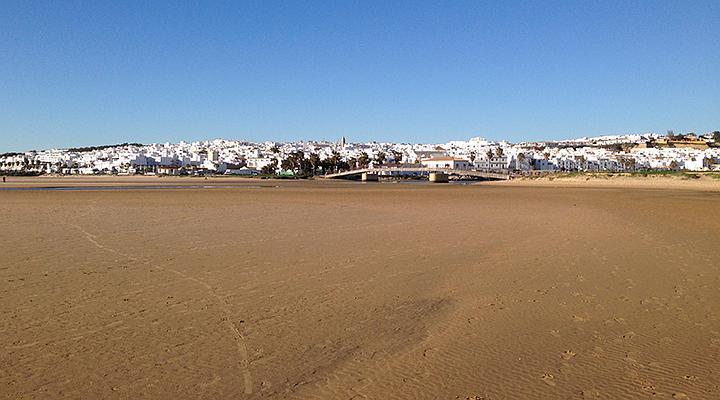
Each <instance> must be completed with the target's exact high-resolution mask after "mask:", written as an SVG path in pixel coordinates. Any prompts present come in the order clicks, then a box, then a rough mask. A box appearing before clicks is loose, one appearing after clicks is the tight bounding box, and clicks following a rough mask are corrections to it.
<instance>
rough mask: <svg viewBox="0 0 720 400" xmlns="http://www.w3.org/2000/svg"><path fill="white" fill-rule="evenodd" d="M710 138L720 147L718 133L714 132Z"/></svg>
mask: <svg viewBox="0 0 720 400" xmlns="http://www.w3.org/2000/svg"><path fill="white" fill-rule="evenodd" d="M712 138H713V140H714V141H715V143H716V144H718V145H720V131H714V132H713V133H712Z"/></svg>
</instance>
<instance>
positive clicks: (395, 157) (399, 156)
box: [391, 150, 403, 164]
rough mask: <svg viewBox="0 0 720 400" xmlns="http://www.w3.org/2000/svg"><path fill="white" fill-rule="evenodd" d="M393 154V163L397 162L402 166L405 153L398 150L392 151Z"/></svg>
mask: <svg viewBox="0 0 720 400" xmlns="http://www.w3.org/2000/svg"><path fill="white" fill-rule="evenodd" d="M391 153H392V155H393V161H394V162H395V164H400V163H401V162H402V161H403V153H402V152H400V151H397V150H392V151H391Z"/></svg>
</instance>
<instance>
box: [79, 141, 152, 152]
mask: <svg viewBox="0 0 720 400" xmlns="http://www.w3.org/2000/svg"><path fill="white" fill-rule="evenodd" d="M125 146H135V147H141V146H143V144H142V143H120V144H106V145H102V146H88V147H71V148H69V149H67V151H71V152H75V153H84V152H88V151H96V150H105V149H111V148H113V147H125Z"/></svg>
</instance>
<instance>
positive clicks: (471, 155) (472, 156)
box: [470, 151, 477, 163]
mask: <svg viewBox="0 0 720 400" xmlns="http://www.w3.org/2000/svg"><path fill="white" fill-rule="evenodd" d="M476 157H477V155H476V154H475V152H474V151H471V152H470V162H471V163H475V158H476Z"/></svg>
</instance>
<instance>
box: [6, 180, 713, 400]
mask: <svg viewBox="0 0 720 400" xmlns="http://www.w3.org/2000/svg"><path fill="white" fill-rule="evenodd" d="M58 182H61V183H58ZM159 182H160V184H166V185H170V186H173V185H198V184H200V185H204V184H206V183H207V185H210V186H212V185H215V186H216V187H209V188H204V189H203V188H186V189H182V188H164V189H161V188H158V189H152V188H143V189H137V190H129V189H125V190H78V191H74V190H67V191H61V190H34V191H29V190H13V191H8V190H5V191H0V213H1V214H0V215H1V216H2V219H1V221H2V222H1V223H0V227H1V228H2V229H0V243H2V249H1V250H0V299H2V301H1V302H0V317H1V321H2V322H0V398H7V399H60V398H85V399H92V398H109V399H131V398H132V399H135V398H167V399H197V398H206V399H220V398H233V399H260V398H272V399H284V398H289V399H363V398H367V399H466V398H472V399H474V398H482V399H494V400H497V399H645V398H647V399H650V398H653V399H716V398H720V374H718V371H719V370H720V246H718V233H719V232H720V191H718V190H716V189H715V188H716V186H714V185H715V184H714V183H708V182H703V186H702V187H699V186H692V185H686V186H687V187H685V186H682V185H681V187H678V186H667V185H665V186H664V185H660V186H657V185H655V186H653V185H649V186H643V185H633V184H629V185H614V186H613V185H609V186H608V185H603V184H591V183H581V182H580V183H578V182H575V183H573V184H560V183H558V182H550V183H547V184H537V183H533V182H514V181H510V182H500V183H480V184H473V185H452V184H451V185H430V184H403V183H398V184H392V183H380V184H361V183H350V182H336V181H260V180H245V179H222V178H219V179H211V180H208V181H205V180H198V179H184V180H183V179H167V180H164V181H160V178H156V177H148V178H134V177H125V178H106V179H99V180H98V179H81V178H76V179H72V178H13V179H11V180H10V181H9V182H8V184H6V185H5V186H3V187H36V188H37V187H46V186H56V187H57V186H66V187H70V186H87V185H96V186H112V185H117V186H129V185H140V186H147V185H158V183H159ZM223 185H228V186H230V185H231V186H234V187H220V186H223ZM696 185H697V184H696ZM708 188H710V189H708Z"/></svg>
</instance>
